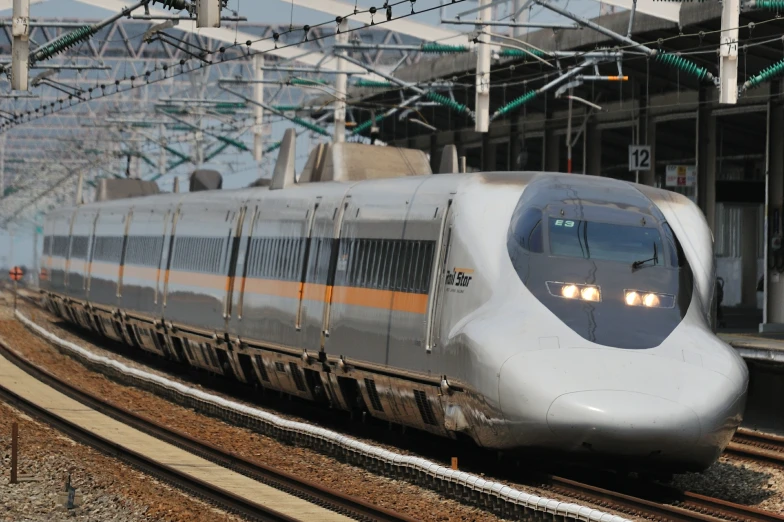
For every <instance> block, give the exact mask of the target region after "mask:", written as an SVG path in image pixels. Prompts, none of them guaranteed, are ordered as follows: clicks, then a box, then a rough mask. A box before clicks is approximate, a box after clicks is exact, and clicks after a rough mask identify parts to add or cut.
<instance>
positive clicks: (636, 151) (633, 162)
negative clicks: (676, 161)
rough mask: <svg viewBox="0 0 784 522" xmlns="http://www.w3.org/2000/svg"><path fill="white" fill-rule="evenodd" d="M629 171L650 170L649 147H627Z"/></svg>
mask: <svg viewBox="0 0 784 522" xmlns="http://www.w3.org/2000/svg"><path fill="white" fill-rule="evenodd" d="M629 170H651V146H650V145H629Z"/></svg>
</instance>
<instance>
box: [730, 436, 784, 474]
mask: <svg viewBox="0 0 784 522" xmlns="http://www.w3.org/2000/svg"><path fill="white" fill-rule="evenodd" d="M725 452H726V453H729V454H731V455H736V456H739V457H743V458H747V459H751V460H757V461H763V462H766V463H771V464H776V465H777V466H782V467H784V437H780V436H777V435H771V434H768V433H761V432H758V431H753V430H749V429H745V428H740V429H739V430H738V431H737V432H736V433H735V436H734V437H733V438H732V442H730V444H729V446H727V449H726V450H725Z"/></svg>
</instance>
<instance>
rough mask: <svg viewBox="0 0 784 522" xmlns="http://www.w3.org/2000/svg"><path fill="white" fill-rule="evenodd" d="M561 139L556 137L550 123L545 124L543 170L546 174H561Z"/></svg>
mask: <svg viewBox="0 0 784 522" xmlns="http://www.w3.org/2000/svg"><path fill="white" fill-rule="evenodd" d="M558 138H559V137H558V136H556V134H555V130H554V129H552V128H551V127H550V124H549V123H545V129H544V140H542V147H543V148H544V149H543V150H542V162H543V163H544V165H542V169H543V170H545V171H546V172H560V163H561V151H560V147H559V145H560V143H559V141H560V140H559V139H558Z"/></svg>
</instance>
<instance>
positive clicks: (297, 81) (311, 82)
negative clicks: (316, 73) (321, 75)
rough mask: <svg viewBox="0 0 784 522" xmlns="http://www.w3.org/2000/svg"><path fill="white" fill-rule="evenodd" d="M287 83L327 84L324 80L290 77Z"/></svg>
mask: <svg viewBox="0 0 784 522" xmlns="http://www.w3.org/2000/svg"><path fill="white" fill-rule="evenodd" d="M289 83H291V85H327V83H328V82H327V81H326V80H307V79H305V78H292V79H291V80H290V81H289Z"/></svg>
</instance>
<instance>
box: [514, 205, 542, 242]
mask: <svg viewBox="0 0 784 522" xmlns="http://www.w3.org/2000/svg"><path fill="white" fill-rule="evenodd" d="M514 236H515V239H516V240H517V243H518V244H519V245H520V246H521V247H523V248H524V249H526V250H528V251H529V252H535V253H541V252H543V251H544V244H543V243H544V242H543V238H542V211H541V210H540V209H538V208H529V209H528V210H526V211H525V212H524V213H523V215H522V216H520V217H519V218H518V219H517V223H516V224H515V229H514Z"/></svg>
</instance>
